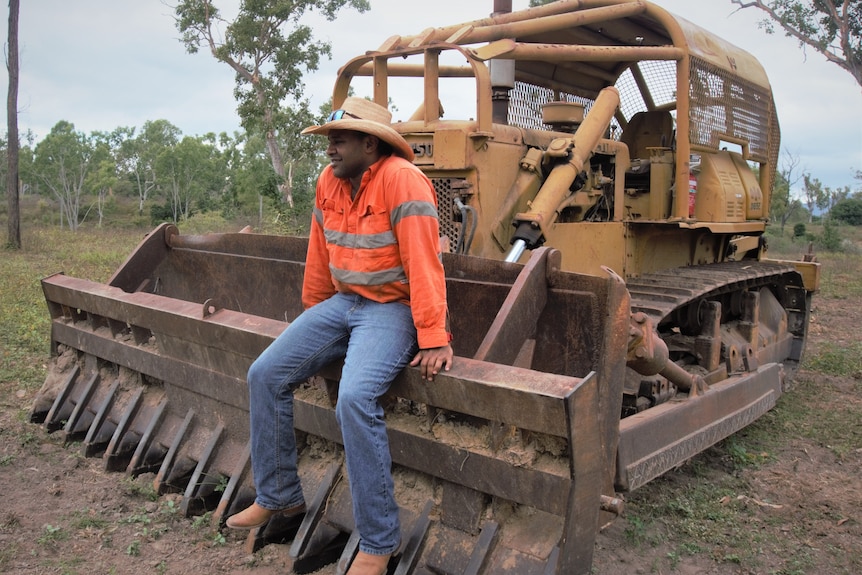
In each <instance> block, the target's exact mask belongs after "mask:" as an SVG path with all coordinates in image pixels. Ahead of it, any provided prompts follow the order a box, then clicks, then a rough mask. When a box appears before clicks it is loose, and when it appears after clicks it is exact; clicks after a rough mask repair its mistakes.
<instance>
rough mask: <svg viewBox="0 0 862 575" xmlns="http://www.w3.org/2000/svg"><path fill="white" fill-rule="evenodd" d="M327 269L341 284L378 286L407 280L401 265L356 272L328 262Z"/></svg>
mask: <svg viewBox="0 0 862 575" xmlns="http://www.w3.org/2000/svg"><path fill="white" fill-rule="evenodd" d="M329 271H330V272H331V273H332V277H334V278H335V279H336V281H339V282H341V283H343V284H353V285H361V286H379V285H384V284H388V283H392V282H403V281H406V280H407V275H406V274H405V273H404V268H402V267H401V266H398V267H397V268H390V269H388V270H380V271H378V272H357V271H350V270H342V269H339V268H336V267H335V266H333V265H332V264H330V266H329Z"/></svg>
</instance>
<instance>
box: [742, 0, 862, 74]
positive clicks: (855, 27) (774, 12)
mask: <svg viewBox="0 0 862 575" xmlns="http://www.w3.org/2000/svg"><path fill="white" fill-rule="evenodd" d="M730 2H731V3H732V4H736V5H737V6H739V7H740V9H742V8H756V9H758V10H760V11H762V12H764V13H765V14H766V15H768V18H766V19H764V20H762V21H761V22H760V27H761V28H763V29H764V30H765V31H766V32H767V33H768V34H772V33H774V32H775V24H778V25H779V26H780V27H781V28H782V29H783V30H784V33H785V35H787V36H790V37H791V38H794V39H796V40H797V41H798V42H799V44H800V46H807V47H810V48H813V49H814V50H816V51H817V52H820V53H821V54H823V56H825V57H826V59H827V60H829V61H830V62H832V63H834V64H837V65H838V66H840V67H841V68H843V69H844V70H846V71H847V72H850V74H851V75H852V76H853V77H854V78H855V79H856V82H857V83H858V84H859V85H860V86H862V0H730Z"/></svg>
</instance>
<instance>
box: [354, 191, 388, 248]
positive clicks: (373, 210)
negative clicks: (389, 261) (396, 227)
mask: <svg viewBox="0 0 862 575" xmlns="http://www.w3.org/2000/svg"><path fill="white" fill-rule="evenodd" d="M356 224H357V225H356V247H357V248H359V249H361V250H363V252H364V253H365V255H366V256H368V257H372V258H377V257H383V256H385V257H391V255H392V251H393V250H394V246H395V244H396V241H395V234H394V233H393V232H392V223H391V222H390V220H389V212H388V211H387V210H386V208H385V207H384V206H381V205H375V204H368V205H366V206H365V208H364V210H362V211H361V212H360V214H359V217H358V218H357V222H356Z"/></svg>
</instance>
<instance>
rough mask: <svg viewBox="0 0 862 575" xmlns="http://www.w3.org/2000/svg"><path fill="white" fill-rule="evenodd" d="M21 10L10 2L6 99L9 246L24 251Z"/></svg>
mask: <svg viewBox="0 0 862 575" xmlns="http://www.w3.org/2000/svg"><path fill="white" fill-rule="evenodd" d="M18 8H19V0H9V53H8V56H7V63H6V68H7V70H8V71H9V94H8V97H7V99H6V122H7V132H8V133H7V138H8V143H7V151H6V153H7V160H8V162H9V165H8V171H7V172H6V198H7V203H8V206H9V210H8V211H9V221H8V224H7V228H8V239H7V242H6V243H7V244H8V245H9V247H11V248H14V249H18V250H20V249H21V210H20V204H19V201H18V198H19V195H18V194H19V192H18V180H19V177H18Z"/></svg>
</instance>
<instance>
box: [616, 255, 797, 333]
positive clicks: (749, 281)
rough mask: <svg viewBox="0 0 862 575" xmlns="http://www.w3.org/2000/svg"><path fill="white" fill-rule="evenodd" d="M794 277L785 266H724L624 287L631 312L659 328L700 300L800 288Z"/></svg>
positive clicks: (656, 276)
mask: <svg viewBox="0 0 862 575" xmlns="http://www.w3.org/2000/svg"><path fill="white" fill-rule="evenodd" d="M797 276H798V274H797V272H796V269H795V268H794V266H793V265H792V264H790V263H787V262H777V261H775V262H772V261H739V262H723V263H717V264H710V265H704V266H692V267H688V268H678V269H672V270H665V271H660V272H654V273H650V274H644V275H643V276H641V277H638V278H631V279H629V280H628V281H627V282H626V287H627V288H628V290H629V293H630V294H631V297H632V312H633V313H636V312H642V313H645V314H646V315H648V316H650V317H651V318H652V319H653V320H654V321H655V323H656V324H657V325H660V324H662V323H664V322H667V321H671V318H672V315H673V312H674V311H676V310H678V309H682V308H683V307H685V306H686V305H688V304H690V303H692V302H696V301H699V300H703V299H711V298H716V297H719V296H722V295H726V294H731V293H734V292H740V291H744V290H750V289H754V288H760V287H764V286H776V287H778V288H780V289H785V288H787V287H800V288H801V286H800V280H798V279H794V278H796V277H797Z"/></svg>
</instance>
